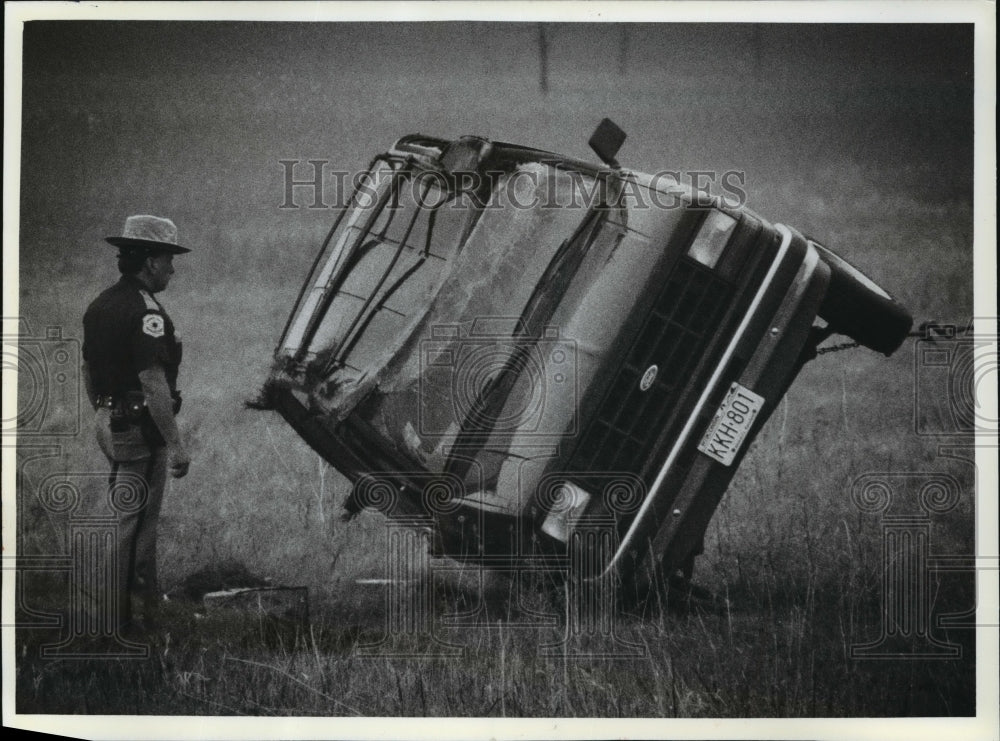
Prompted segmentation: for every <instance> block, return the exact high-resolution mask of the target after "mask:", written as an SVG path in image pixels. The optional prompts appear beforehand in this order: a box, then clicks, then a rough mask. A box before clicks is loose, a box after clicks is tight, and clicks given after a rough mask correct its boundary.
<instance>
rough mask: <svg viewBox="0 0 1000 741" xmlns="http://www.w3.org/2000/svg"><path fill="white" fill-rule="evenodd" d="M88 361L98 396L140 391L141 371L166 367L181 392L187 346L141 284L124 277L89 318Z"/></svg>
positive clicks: (85, 343) (85, 339)
mask: <svg viewBox="0 0 1000 741" xmlns="http://www.w3.org/2000/svg"><path fill="white" fill-rule="evenodd" d="M83 359H84V360H85V361H86V362H87V366H88V368H89V369H90V377H91V381H92V383H93V391H94V393H95V394H97V395H98V396H113V397H116V398H120V397H122V396H123V395H124V393H125V392H126V391H140V390H142V384H141V383H140V381H139V371H143V370H146V369H148V368H153V367H156V366H160V367H161V368H163V371H164V373H165V375H166V377H167V383H168V384H169V385H170V390H171V391H172V392H173V391H176V390H177V370H178V368H179V366H180V363H181V344H180V342H179V341H178V340H177V336H176V335H175V334H174V323H173V322H172V321H170V317H169V316H167V312H165V311H164V310H163V307H162V306H161V305H160V303H159V302H158V301H157V300H156V299H155V298H153V295H152V294H151V293H150V292H149V291H148V290H147V289H146V287H145V286H144V285H143V284H142V283H141V282H140V281H139V279H138V278H136V277H134V276H130V275H123V276H122V277H121V280H119V281H118V282H117V283H116V284H115V285H113V286H111V287H110V288H108V289H107V290H106V291H104V292H103V293H102V294H101V295H100V296H98V297H97V298H96V299H94V300H93V301H92V302H91V304H90V306H88V307H87V311H86V313H85V314H84V315H83Z"/></svg>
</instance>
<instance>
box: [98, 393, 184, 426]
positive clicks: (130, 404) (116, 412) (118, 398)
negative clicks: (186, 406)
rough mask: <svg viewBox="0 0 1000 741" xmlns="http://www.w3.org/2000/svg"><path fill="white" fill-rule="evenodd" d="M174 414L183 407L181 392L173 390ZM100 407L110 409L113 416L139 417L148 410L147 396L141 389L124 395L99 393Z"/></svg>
mask: <svg viewBox="0 0 1000 741" xmlns="http://www.w3.org/2000/svg"><path fill="white" fill-rule="evenodd" d="M170 395H171V397H172V398H173V402H174V414H177V412H179V411H180V408H181V392H180V391H172V392H171V394H170ZM94 401H95V404H96V405H97V407H98V408H103V409H110V410H111V414H112V416H115V417H128V418H130V419H138V418H140V417H141V416H142V414H143V412H145V410H146V396H145V394H143V393H142V392H141V391H126V392H125V394H124V395H98V396H97V398H96V399H95V400H94Z"/></svg>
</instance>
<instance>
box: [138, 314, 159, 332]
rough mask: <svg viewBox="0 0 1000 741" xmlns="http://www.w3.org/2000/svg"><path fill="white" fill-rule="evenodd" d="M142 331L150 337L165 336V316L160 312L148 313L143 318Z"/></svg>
mask: <svg viewBox="0 0 1000 741" xmlns="http://www.w3.org/2000/svg"><path fill="white" fill-rule="evenodd" d="M142 331H143V332H145V333H146V334H148V335H149V336H150V337H163V317H162V316H160V315H159V314H146V315H145V316H144V317H143V318H142Z"/></svg>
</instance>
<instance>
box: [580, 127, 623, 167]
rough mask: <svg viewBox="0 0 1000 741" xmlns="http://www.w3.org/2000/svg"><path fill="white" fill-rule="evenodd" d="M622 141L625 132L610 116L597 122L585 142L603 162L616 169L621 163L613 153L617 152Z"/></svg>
mask: <svg viewBox="0 0 1000 741" xmlns="http://www.w3.org/2000/svg"><path fill="white" fill-rule="evenodd" d="M624 142H625V132H624V131H622V130H621V129H620V128H618V125H617V124H616V123H615V122H614V121H612V120H611V119H610V118H604V119H601V122H600V123H599V124H597V128H596V129H594V133H593V134H591V135H590V141H588V142H587V143H588V144H589V145H590V148H591V149H593V150H594V151H595V152H596V153H597V156H598V157H600V158H601V161H602V162H603V163H604V164H606V165H607V166H608V167H613V168H614V169H616V170H617V169H618V168H619V167H621V165H619V164H618V160H616V159H615V155H617V154H618V150H619V149H621V146H622V144H623V143H624Z"/></svg>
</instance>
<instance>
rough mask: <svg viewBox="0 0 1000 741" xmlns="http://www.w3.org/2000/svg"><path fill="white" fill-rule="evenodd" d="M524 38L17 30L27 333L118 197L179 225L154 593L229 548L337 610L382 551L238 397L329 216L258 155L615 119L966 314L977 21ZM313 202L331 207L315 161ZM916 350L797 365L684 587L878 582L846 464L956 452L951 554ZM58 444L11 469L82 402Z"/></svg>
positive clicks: (306, 463) (858, 466)
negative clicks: (176, 466) (849, 573)
mask: <svg viewBox="0 0 1000 741" xmlns="http://www.w3.org/2000/svg"><path fill="white" fill-rule="evenodd" d="M546 34H547V38H548V43H549V65H548V71H549V75H548V92H547V93H543V92H542V91H541V89H540V85H539V54H538V48H539V43H538V38H539V31H538V26H537V25H536V24H519V23H420V24H406V25H404V24H388V23H387V24H367V23H365V24H294V23H225V24H220V23H180V22H170V23H134V22H129V23H121V22H100V23H98V22H44V23H43V22H31V23H28V24H27V26H26V30H25V34H24V73H23V82H24V88H23V118H22V137H23V138H22V142H23V146H22V159H21V213H20V244H19V245H18V246H17V248H18V250H19V256H20V300H21V312H20V313H21V315H22V316H23V317H25V318H26V319H27V320H28V321H29V322H30V325H31V328H32V330H33V331H34V333H35V334H36V335H37V334H38V333H39V332H41V331H42V330H43V329H44V327H46V326H52V325H56V326H62V327H63V328H64V334H65V335H66V336H70V337H77V338H81V337H82V327H81V317H82V314H83V310H84V308H85V307H86V305H87V303H88V302H89V301H90V300H91V299H92V298H93V297H94V296H96V294H97V293H98V292H99V291H100V290H102V289H103V288H104V287H106V286H107V285H109V284H110V283H111V282H113V281H114V280H116V278H117V272H116V269H115V265H114V249H113V248H112V247H110V246H109V245H107V244H106V243H105V242H104V241H103V238H104V237H105V236H108V235H112V234H117V233H120V230H121V228H122V225H123V223H124V219H125V217H126V216H127V215H129V214H133V213H153V214H157V215H161V216H168V217H170V218H172V219H173V220H174V221H175V222H176V223H177V225H178V229H179V238H180V242H181V244H184V245H186V246H189V247H191V248H192V249H193V252H192V253H191V254H189V255H184V256H181V257H179V258H178V259H177V260H176V262H175V266H176V268H177V274H176V275H175V277H174V279H173V282H172V283H171V285H170V287H169V289H168V290H167V291H166V292H165V293H164V294H163V295H162V300H163V303H164V304H165V306H166V307H167V310H168V311H169V312H170V314H171V316H172V318H173V319H174V322H175V324H176V325H177V327H178V331H179V333H180V334H181V336H182V338H183V341H184V354H185V357H184V364H183V366H182V370H181V379H180V384H181V387H182V389H183V392H184V396H185V407H184V410H183V411H182V414H181V417H180V421H181V428H182V432H183V434H185V435H187V436H188V438H189V439H190V441H191V443H190V448H191V453H192V457H193V465H192V468H191V473H190V474H189V475H188V477H187V478H185V479H183V480H181V481H177V482H173V483H172V484H171V488H170V490H169V491H168V497H167V500H166V504H165V507H164V517H163V526H162V528H161V541H160V554H161V574H162V577H161V578H162V580H163V582H164V587H165V588H170V587H171V586H172V585H176V584H178V583H179V582H180V580H181V579H183V578H184V576H186V575H187V574H188V573H190V572H191V571H193V570H195V569H197V568H199V567H201V566H203V565H205V564H207V563H210V562H213V561H217V560H219V559H223V558H235V559H238V560H240V561H241V562H243V563H245V564H247V565H248V567H249V568H250V569H251V570H252V571H254V572H255V573H258V574H261V575H267V576H271V577H273V578H274V579H275V580H276V582H278V583H286V584H303V585H306V586H309V587H311V589H312V590H313V591H312V593H313V595H314V597H315V598H316V599H317V601H318V603H324V602H325V604H328V605H329V606H331V609H332V610H334V614H336V610H338V609H347V607H346V606H345V604H344V600H345V599H346V598H345V597H344V595H346V594H350V593H351V589H352V588H353V587H352V584H353V579H354V578H355V577H359V576H364V577H370V576H379V575H381V570H382V563H381V557H382V556H381V554H382V550H381V548H382V547H383V546H382V545H381V541H380V540H379V538H380V536H381V532H382V530H381V528H382V521H381V520H380V519H379V518H378V517H377V516H375V515H370V516H369V515H368V514H365V515H362V517H360V518H359V520H358V521H357V522H355V523H352V524H351V525H349V526H348V525H343V524H341V523H339V522H337V521H336V516H337V514H338V510H339V506H340V503H341V502H342V500H343V497H344V496H345V495H346V492H347V483H346V481H345V480H344V479H343V478H342V477H340V476H339V475H338V474H336V472H334V471H332V470H330V469H328V468H326V467H325V466H323V465H322V464H321V463H320V461H319V459H318V458H317V456H316V455H315V454H313V453H312V452H311V451H309V450H308V448H307V447H306V446H305V445H304V444H303V443H301V442H300V441H299V439H298V438H297V437H296V436H295V435H294V433H292V432H291V430H290V429H289V428H288V427H287V426H286V425H285V424H284V423H283V422H281V420H280V419H279V418H278V417H277V416H276V415H274V414H272V413H260V412H250V411H246V410H244V409H243V408H242V402H243V401H244V400H245V399H247V398H250V397H253V396H254V395H255V393H256V390H257V389H258V387H259V385H260V383H261V381H262V380H263V378H264V376H265V374H266V370H267V367H268V364H269V361H270V356H271V352H272V350H273V347H274V345H275V343H276V342H277V339H278V335H279V333H280V331H281V328H282V326H283V324H284V322H285V320H286V318H287V315H288V313H289V311H290V309H291V303H292V301H293V300H294V298H295V296H296V294H297V291H298V288H299V286H300V285H301V283H302V281H303V280H304V278H305V274H306V271H307V270H308V266H309V264H310V263H311V261H312V259H313V257H314V256H315V253H316V251H317V249H318V247H319V243H320V241H321V240H322V237H323V236H324V234H325V233H326V231H327V229H328V228H329V226H330V225H331V224H332V222H333V219H334V217H335V213H336V212H335V211H334V210H333V209H332V208H331V209H308V208H305V206H306V205H308V204H310V203H311V202H312V198H311V194H310V193H309V192H308V190H307V189H298V190H297V201H298V203H299V204H301V205H302V206H303V207H302V208H298V209H280V208H279V206H280V205H281V204H282V202H283V200H284V188H285V185H284V171H283V169H282V167H281V165H280V164H279V161H280V160H288V159H291V160H300V161H303V162H304V161H305V160H309V159H318V160H328V161H329V162H330V168H337V169H344V170H348V171H356V170H358V169H361V168H363V167H365V166H366V164H367V163H368V161H369V160H370V158H371V157H372V155H374V154H376V153H378V152H380V151H383V150H385V149H386V148H387V147H388V146H389V145H391V143H392V142H393V141H394V140H395V139H396V138H397V137H399V136H402V135H404V134H408V133H412V132H421V133H425V134H431V135H437V136H444V137H457V136H459V135H462V134H478V135H481V136H485V137H489V138H492V139H496V140H501V141H509V142H517V143H523V144H527V145H530V146H535V147H539V148H543V149H551V150H555V151H558V152H562V153H565V154H567V155H570V156H574V157H580V158H586V159H594V157H593V155H592V153H590V152H589V150H588V147H587V144H586V141H587V138H588V136H589V135H590V133H591V131H592V130H593V128H594V126H595V125H596V123H597V122H598V121H599V120H600V119H601V118H602V117H604V116H608V117H611V118H613V119H614V120H615V121H616V122H617V123H618V124H619V125H621V126H622V128H624V129H625V130H626V131H627V132H628V135H629V137H628V140H627V141H626V143H625V145H624V147H623V148H622V150H621V152H620V153H619V160H620V161H621V162H622V163H623V164H624V165H625V166H627V167H631V168H634V169H640V170H646V171H654V170H657V169H661V168H664V169H671V170H718V171H725V170H731V169H735V170H740V171H745V173H746V190H747V193H748V196H749V201H748V205H749V206H750V207H752V208H753V209H755V210H756V211H758V212H759V213H761V214H762V215H763V216H765V217H766V218H768V219H770V220H772V221H780V222H784V223H788V224H790V225H792V226H795V227H797V228H798V229H800V230H801V231H803V232H805V233H808V234H810V235H812V236H814V237H816V238H817V239H819V240H821V241H823V242H825V243H827V244H828V245H830V246H831V247H833V248H834V249H835V250H837V251H838V252H840V253H841V254H842V255H844V256H845V257H847V258H848V259H850V260H852V261H854V262H855V263H856V264H858V265H859V266H861V267H862V268H863V269H865V270H866V272H868V274H869V275H871V276H872V277H873V278H875V279H876V280H877V281H878V282H880V283H881V284H882V285H884V286H885V287H886V288H887V289H888V290H889V291H890V292H892V293H893V294H894V295H895V296H897V297H898V298H899V300H900V301H902V303H904V304H905V305H906V306H907V307H908V308H909V309H910V310H911V312H912V313H913V315H914V317H915V318H916V320H917V321H918V322H920V321H922V320H925V319H943V320H948V321H952V322H957V323H966V322H967V321H968V319H969V317H970V316H971V313H972V175H973V166H974V161H973V142H972V134H973V131H972V120H973V119H972V115H973V107H972V93H973V77H972V71H973V64H972V49H973V43H972V42H973V33H972V27H971V26H967V25H966V26H963V25H947V26H944V25H941V26H926V25H920V26H918V25H892V26H872V25H821V26H814V25H776V24H762V25H753V24H746V25H726V24H718V25H707V24H676V25H668V24H639V25H627V26H626V25H620V24H601V25H583V24H581V25H571V24H549V25H547V26H546ZM623 50H624V53H623ZM296 174H297V177H298V178H299V179H306V178H308V177H309V175H310V172H309V170H308V168H304V169H298V170H296ZM324 197H325V201H326V203H327V204H334V203H336V202H337V201H338V194H337V193H336V191H335V188H334V186H333V183H332V181H331V182H330V184H329V188H328V189H327V190H326V192H325V194H324ZM5 248H6V249H12V248H13V245H7V246H5ZM913 368H914V366H913V344H912V342H910V343H908V344H906V345H904V346H903V348H902V349H901V350H900V351H899V352H898V353H897V354H896V355H895V356H894V357H893V358H891V359H888V360H887V359H885V358H882V357H881V356H878V355H876V354H875V353H872V352H869V351H867V350H864V349H860V350H852V351H850V352H845V353H838V354H835V355H827V356H823V357H821V358H820V359H819V360H817V361H816V362H814V363H812V364H811V365H810V366H809V367H807V368H806V370H805V371H804V372H803V374H802V375H801V376H800V378H799V380H798V381H797V382H796V384H795V385H794V386H793V388H792V389H791V391H790V393H789V395H788V397H787V399H786V401H785V403H783V404H782V405H781V407H779V409H778V411H777V412H776V413H775V416H774V418H773V419H772V421H771V422H770V423H769V424H768V426H767V428H766V429H765V430H764V432H763V433H762V435H761V437H760V438H759V440H758V442H757V443H756V445H755V446H754V448H753V449H752V450H751V451H750V454H749V455H748V457H747V460H746V463H745V464H744V466H743V467H742V469H741V471H740V472H739V473H738V474H737V477H736V479H735V480H734V483H733V485H732V487H731V488H730V492H729V493H728V494H727V497H726V499H725V500H724V503H723V505H722V507H721V509H720V511H719V514H718V516H717V518H716V521H715V522H714V523H713V525H712V527H711V528H710V531H709V540H708V549H707V552H706V555H705V557H704V558H703V559H701V560H700V561H699V564H700V565H699V567H698V568H699V570H698V572H696V573H697V574H699V575H700V578H701V580H702V581H703V582H705V583H707V584H708V586H710V587H712V588H714V589H719V590H721V589H727V588H728V587H729V586H731V585H733V584H734V583H735V581H736V580H737V579H739V578H743V575H745V569H746V568H748V567H747V564H753V565H754V567H761V566H760V565H761V564H764V563H765V562H766V563H767V564H768V565H769V566H768V568H769V569H771V570H770V571H768V572H767V573H769V574H772V575H773V574H778V575H780V576H781V578H787V579H788V580H790V581H789V583H795V584H797V583H798V582H797V581H796V579H798V578H799V577H802V579H803V582H802V583H808V584H810V585H811V586H810V587H809V588H810V589H817V588H818V589H821V590H822V589H826V590H831V591H832V592H833V593H839V592H838V589H839V588H840V587H838V584H839V583H840V582H839V580H841V579H843V578H844V576H843V575H844V574H845V573H846V571H845V564H847V565H850V564H855V565H856V563H857V562H864V563H866V564H868V566H870V569H871V570H870V571H869V574H870V576H871V580H870V582H871V583H870V584H869V585H868V586H869V587H871V588H873V589H874V588H875V585H877V574H878V565H877V558H876V557H877V554H878V548H879V545H878V544H879V536H878V532H877V531H876V530H873V529H871V528H872V527H873V525H874V523H873V522H867V521H865V519H864V517H862V516H861V515H860V514H859V512H858V511H857V509H856V508H855V507H854V506H853V505H852V504H851V502H850V497H849V485H850V481H851V480H852V478H853V477H854V476H857V475H859V474H862V473H865V472H868V471H914V470H917V471H920V470H927V469H930V470H937V469H942V468H945V469H948V470H953V471H955V472H956V474H955V475H957V476H959V477H960V480H961V481H962V482H963V499H962V503H961V505H960V507H959V508H958V509H957V510H956V511H955V512H953V513H950V514H949V515H948V516H947V517H945V518H942V522H941V523H940V528H939V531H940V532H939V531H938V530H936V531H935V532H936V534H935V538H937V540H936V541H935V546H934V548H935V549H939V548H940V549H942V550H943V551H945V552H966V553H968V552H971V550H969V549H970V548H971V544H972V512H973V499H972V496H973V491H972V481H973V478H972V472H971V467H969V466H965V465H953V464H950V463H946V462H945V463H942V462H941V460H939V459H937V458H936V445H937V441H936V440H933V439H930V440H929V439H923V438H917V437H916V436H915V435H914V434H913V423H912V416H913V388H914V386H913V374H914V370H913ZM61 443H62V445H63V451H62V455H61V456H60V457H58V458H56V459H51V460H48V461H42V462H35V463H31V464H30V465H29V466H28V468H26V471H25V473H26V479H25V483H26V489H27V488H28V487H30V486H31V485H32V482H34V481H37V480H38V479H39V478H40V477H42V476H43V475H44V474H45V473H46V472H48V471H52V470H63V471H69V472H74V471H87V470H97V471H103V470H104V466H103V463H102V462H101V460H100V456H99V453H98V450H97V447H96V444H95V443H94V441H93V439H92V436H91V435H90V430H89V416H88V415H87V414H86V411H85V412H84V424H83V433H82V434H81V435H80V436H78V437H76V438H71V439H63V440H62V441H61ZM22 493H24V494H25V495H26V496H27V492H22ZM25 501H26V502H27V501H28V500H25ZM869 519H872V518H869ZM63 527H64V521H63V520H60V519H59V518H57V517H53V516H49V515H46V516H44V517H42V516H39V517H38V518H37V519H36V520H34V521H33V525H32V527H31V529H30V531H28V532H23V533H21V535H22V538H23V539H24V540H25V542H26V544H27V547H28V548H36V549H39V550H40V551H41V552H48V551H51V549H52V548H59V547H60V546H59V543H60V542H61V539H62V530H61V528H63ZM865 528H868V530H865ZM865 533H867V534H865ZM817 544H818V545H817ZM859 544H860V545H859ZM862 546H863V547H862ZM813 548H821V549H822V551H821V552H822V554H825V555H823V556H822V557H819V556H816V557H815V559H814V551H813V550H812V549H813ZM865 549H867V550H865ZM806 553H808V555H809V558H808V559H806V558H805V557H804V555H803V554H806ZM865 554H867V555H865ZM859 559H860V561H859ZM866 559H867V560H866ZM817 585H819V586H818V587H817ZM840 586H843V585H840ZM872 594H874V592H873V593H872ZM744 597H745V601H746V602H747V603H749V604H752V603H753V595H752V594H751V595H750V596H749V597H747V596H746V595H744ZM352 599H354V598H353V597H352ZM359 599H361V598H359ZM371 604H377V603H376V602H373V603H371ZM861 637H863V636H861ZM838 687H840V684H838ZM838 691H841V692H850V691H851V690H850V687H848V686H847V685H844V686H843V687H840V689H838ZM963 698H964V699H963V700H962V701H963V702H967V701H968V700H970V699H971V698H970V697H969V696H968V695H965V696H963ZM845 707H846V706H845ZM963 707H964V706H963ZM598 710H599V708H598ZM918 710H919V708H918V707H915V706H914V707H913V708H912V709H911V712H917V711H918Z"/></svg>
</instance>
